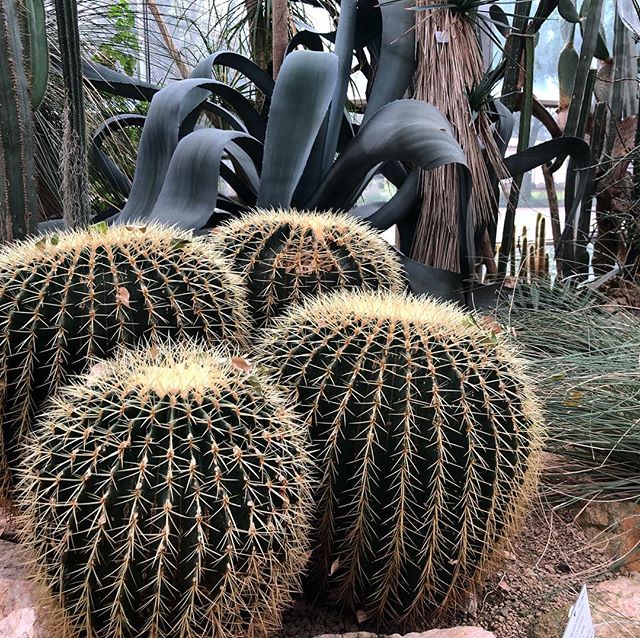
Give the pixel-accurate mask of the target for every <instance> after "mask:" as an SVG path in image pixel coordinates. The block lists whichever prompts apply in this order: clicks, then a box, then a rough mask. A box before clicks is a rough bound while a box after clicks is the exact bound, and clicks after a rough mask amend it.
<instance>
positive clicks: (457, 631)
mask: <svg viewBox="0 0 640 638" xmlns="http://www.w3.org/2000/svg"><path fill="white" fill-rule="evenodd" d="M404 638H496V637H495V635H494V634H492V633H491V632H489V631H485V630H484V629H481V628H480V627H452V628H451V629H431V630H430V631H425V632H423V633H411V634H406V635H405V637H404Z"/></svg>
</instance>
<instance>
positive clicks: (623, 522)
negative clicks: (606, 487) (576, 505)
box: [576, 501, 640, 572]
mask: <svg viewBox="0 0 640 638" xmlns="http://www.w3.org/2000/svg"><path fill="white" fill-rule="evenodd" d="M576 522H577V523H578V524H579V525H580V527H581V528H582V529H583V531H584V532H585V534H586V536H587V538H588V539H589V540H590V541H591V543H592V545H593V546H594V548H595V549H600V550H601V551H603V552H604V553H606V554H607V555H608V556H609V557H610V558H611V559H612V560H614V561H618V565H617V566H618V567H626V568H627V569H629V570H630V571H631V572H640V504H638V503H631V502H627V501H624V502H612V503H597V502H593V503H590V504H589V505H588V506H587V507H585V508H584V509H583V510H582V511H581V512H580V514H579V515H578V517H577V518H576Z"/></svg>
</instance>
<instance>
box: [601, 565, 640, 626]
mask: <svg viewBox="0 0 640 638" xmlns="http://www.w3.org/2000/svg"><path fill="white" fill-rule="evenodd" d="M590 600H591V607H592V615H593V622H594V625H595V630H596V638H619V637H620V636H625V637H628V638H640V574H637V573H634V574H631V576H626V577H623V578H616V579H615V580H607V581H605V582H603V583H599V584H598V585H596V586H595V587H594V588H593V591H592V592H590Z"/></svg>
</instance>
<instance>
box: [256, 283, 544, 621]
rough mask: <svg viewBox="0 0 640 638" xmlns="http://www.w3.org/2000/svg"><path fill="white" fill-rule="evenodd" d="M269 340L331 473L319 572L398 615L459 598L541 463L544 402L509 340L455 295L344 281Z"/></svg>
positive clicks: (271, 355)
mask: <svg viewBox="0 0 640 638" xmlns="http://www.w3.org/2000/svg"><path fill="white" fill-rule="evenodd" d="M258 354H259V360H260V362H261V363H262V364H263V365H264V366H266V367H267V368H271V369H272V371H273V374H274V377H275V379H276V380H277V381H278V382H279V383H280V384H281V385H282V386H284V387H291V388H292V390H293V391H294V396H295V399H296V405H297V409H298V410H299V411H300V413H301V415H302V416H303V417H304V418H305V419H306V423H307V425H308V426H309V433H310V436H311V442H312V446H313V447H312V449H313V450H314V452H315V455H316V461H317V465H318V467H319V469H320V471H321V477H320V486H319V488H318V490H317V492H316V498H315V500H316V503H317V512H316V520H315V523H314V525H313V530H314V536H315V538H314V545H315V549H314V552H313V554H312V564H311V569H310V574H311V576H312V578H313V581H314V583H315V584H316V585H317V586H318V587H319V589H320V590H321V591H325V592H326V593H328V594H330V595H332V596H335V597H336V598H338V599H339V600H340V601H341V602H342V603H343V604H345V605H346V606H347V607H349V608H351V609H352V610H353V611H359V612H361V613H365V614H366V615H367V616H368V617H369V618H371V619H372V620H374V621H377V622H378V623H379V624H381V625H382V626H385V627H388V624H385V623H390V622H391V623H394V624H395V623H396V622H400V623H403V624H405V625H409V624H410V623H413V622H418V621H420V620H421V619H422V618H423V617H425V616H431V615H437V614H439V613H441V612H442V611H443V610H444V609H446V608H447V606H455V605H457V604H460V603H461V602H462V601H463V600H464V598H465V596H466V595H467V594H468V592H469V590H470V589H471V588H472V587H473V586H474V584H475V582H476V581H477V580H479V579H480V578H482V576H483V575H484V574H485V573H486V571H487V570H489V569H490V568H491V566H492V564H493V560H492V559H493V557H494V556H499V551H498V550H499V548H500V546H501V543H502V541H503V540H504V539H505V538H509V537H510V535H511V534H512V533H513V531H514V529H515V528H516V526H517V524H518V520H519V519H520V517H521V514H522V512H523V511H524V510H525V508H526V505H527V502H528V497H529V496H530V495H531V494H532V493H533V490H534V487H535V483H536V479H537V474H538V456H539V448H540V439H541V436H540V435H541V422H540V416H539V409H538V406H537V403H536V401H535V399H534V398H533V397H532V395H531V390H530V387H529V383H528V382H527V379H526V377H525V376H524V375H523V373H522V371H521V369H520V365H519V363H518V360H517V359H516V358H515V357H514V355H513V351H512V348H511V347H510V346H509V344H508V343H506V342H505V341H504V340H503V339H501V338H499V336H496V335H494V334H493V332H492V331H491V330H489V329H488V328H485V327H483V326H481V325H479V324H478V322H477V321H476V320H475V319H474V317H473V316H471V315H468V314H465V313H463V312H462V311H460V310H459V309H457V308H456V307H455V306H453V305H451V304H441V303H436V302H434V301H432V300H429V299H427V298H414V297H410V296H403V295H398V294H393V293H388V292H378V293H371V292H363V291H341V292H338V293H335V294H333V295H325V296H321V297H318V298H315V299H309V300H307V302H306V303H305V305H304V306H298V307H296V308H292V309H291V311H290V312H289V313H288V314H287V315H285V316H284V317H283V318H281V319H280V320H278V321H277V322H276V324H275V325H274V326H273V327H272V328H269V329H268V330H267V332H266V335H265V339H264V342H263V344H262V346H261V347H260V349H259V351H258Z"/></svg>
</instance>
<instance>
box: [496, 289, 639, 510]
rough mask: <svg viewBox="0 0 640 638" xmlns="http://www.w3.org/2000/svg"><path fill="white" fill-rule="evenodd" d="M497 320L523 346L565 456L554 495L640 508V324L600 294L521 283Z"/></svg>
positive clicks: (552, 445)
mask: <svg viewBox="0 0 640 638" xmlns="http://www.w3.org/2000/svg"><path fill="white" fill-rule="evenodd" d="M498 317H499V319H500V320H501V321H502V322H503V323H504V324H505V325H507V326H508V328H509V330H510V331H511V332H512V333H513V335H514V337H515V339H516V340H517V341H518V342H519V343H520V344H521V346H522V356H523V358H524V359H525V360H526V362H527V368H528V373H529V374H530V376H531V377H532V378H533V379H534V380H535V383H536V388H537V393H538V395H539V396H540V398H541V400H542V403H543V406H544V412H545V420H546V422H547V424H548V437H547V439H546V447H547V449H548V451H549V452H552V453H554V454H557V455H560V456H558V457H556V459H557V461H558V462H557V463H555V464H552V465H551V467H549V468H548V470H547V471H545V474H544V480H545V483H546V484H547V486H548V487H549V497H550V498H552V499H553V500H554V501H558V502H560V503H564V504H571V503H575V502H585V501H588V500H593V499H596V500H631V501H637V502H640V454H639V453H638V451H639V450H640V365H639V360H638V357H639V355H640V323H639V322H638V317H637V315H636V314H634V313H633V312H631V311H630V310H629V309H627V308H624V307H622V306H619V305H614V304H612V303H611V301H610V300H609V299H607V298H606V297H604V296H603V295H601V294H600V293H598V292H593V291H588V290H579V289H576V288H575V286H571V285H567V284H558V283H556V284H555V285H554V286H553V287H551V286H538V285H531V286H526V285H520V286H518V288H517V289H516V290H515V292H514V294H513V296H512V297H511V299H510V300H509V301H508V302H505V303H504V304H502V305H501V306H500V308H499V314H498Z"/></svg>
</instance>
